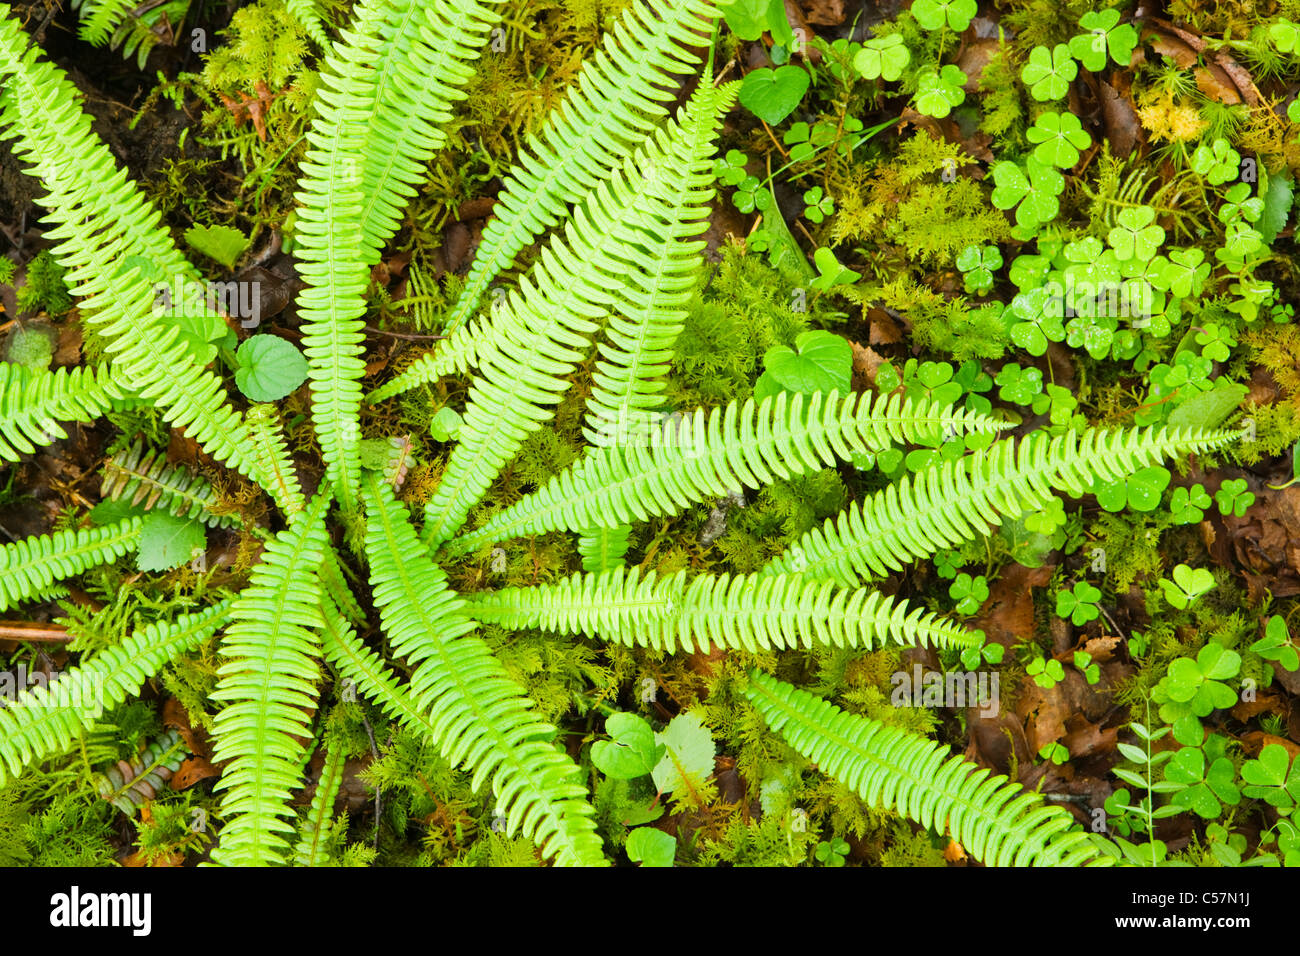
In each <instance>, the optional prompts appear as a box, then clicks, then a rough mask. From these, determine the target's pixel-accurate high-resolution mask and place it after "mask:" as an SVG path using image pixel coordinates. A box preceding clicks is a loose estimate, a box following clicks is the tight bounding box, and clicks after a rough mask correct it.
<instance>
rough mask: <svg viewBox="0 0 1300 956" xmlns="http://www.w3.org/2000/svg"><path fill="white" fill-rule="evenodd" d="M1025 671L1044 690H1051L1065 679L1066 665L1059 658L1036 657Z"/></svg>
mask: <svg viewBox="0 0 1300 956" xmlns="http://www.w3.org/2000/svg"><path fill="white" fill-rule="evenodd" d="M1025 673H1026V674H1028V675H1029V676H1030V677H1032V678H1033V679H1034V683H1035V684H1037V685H1038V686H1039V687H1041V688H1043V690H1051V689H1052V688H1053V687H1055V686H1056V685H1057V684H1058V683H1060V682H1061V681H1063V680H1065V667H1064V666H1062V664H1061V662H1060V661H1058V660H1053V659H1050V658H1045V657H1042V656H1041V655H1040V656H1038V657H1035V658H1034V659H1033V660H1032V661H1030V662H1029V664H1028V666H1027V667H1026V668H1025Z"/></svg>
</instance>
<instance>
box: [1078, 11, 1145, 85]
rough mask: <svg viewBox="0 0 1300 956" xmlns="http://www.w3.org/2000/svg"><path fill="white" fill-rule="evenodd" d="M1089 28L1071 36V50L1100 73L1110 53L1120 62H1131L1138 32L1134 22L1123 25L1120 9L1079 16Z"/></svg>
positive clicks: (1088, 67)
mask: <svg viewBox="0 0 1300 956" xmlns="http://www.w3.org/2000/svg"><path fill="white" fill-rule="evenodd" d="M1079 27H1080V28H1081V29H1083V30H1087V31H1089V32H1087V33H1082V34H1080V35H1079V36H1076V37H1074V38H1073V39H1072V40H1070V52H1071V53H1072V54H1073V55H1074V57H1075V58H1076V59H1077V60H1079V61H1080V62H1081V63H1082V64H1083V65H1084V67H1085V68H1086V69H1087V70H1089V71H1091V72H1093V73H1100V72H1101V71H1102V70H1104V69H1105V68H1106V54H1107V53H1109V54H1110V58H1111V59H1112V60H1114V61H1115V62H1116V63H1117V64H1119V65H1120V66H1128V63H1129V60H1130V59H1131V58H1132V56H1133V50H1134V49H1136V47H1137V44H1138V32H1137V30H1136V28H1134V26H1133V25H1132V24H1131V23H1125V24H1123V25H1120V22H1119V11H1118V10H1115V9H1110V10H1092V11H1089V12H1088V13H1085V14H1084V15H1083V17H1082V18H1081V19H1080V20H1079Z"/></svg>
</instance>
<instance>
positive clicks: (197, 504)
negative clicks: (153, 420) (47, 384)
mask: <svg viewBox="0 0 1300 956" xmlns="http://www.w3.org/2000/svg"><path fill="white" fill-rule="evenodd" d="M99 494H100V497H101V498H105V499H108V500H113V501H117V500H125V501H129V502H130V503H131V504H132V505H140V506H142V507H144V508H145V509H153V508H159V509H162V510H165V511H169V512H171V513H172V514H174V515H177V516H179V517H182V518H196V519H198V520H200V521H202V522H204V523H205V524H207V525H210V526H212V527H214V528H215V527H223V528H231V527H234V526H235V525H236V524H237V523H238V522H236V520H235V519H234V518H232V517H230V516H229V515H215V514H213V513H212V509H214V508H216V507H217V504H218V502H217V497H216V495H214V494H213V493H212V488H211V486H210V485H209V484H208V483H207V482H206V481H204V480H203V479H202V478H199V477H197V476H191V475H190V473H189V471H188V470H186V468H185V466H183V465H177V466H175V467H172V466H169V465H168V464H167V456H166V455H165V454H163V453H162V452H158V451H149V452H146V451H145V450H144V443H143V442H142V441H136V443H135V444H134V445H132V446H131V447H130V448H126V449H123V450H122V451H120V452H118V453H117V454H116V455H114V456H113V457H112V458H110V459H109V460H108V462H107V463H106V464H105V465H104V472H103V480H102V482H101V483H100V487H99Z"/></svg>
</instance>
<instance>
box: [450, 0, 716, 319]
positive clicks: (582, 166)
mask: <svg viewBox="0 0 1300 956" xmlns="http://www.w3.org/2000/svg"><path fill="white" fill-rule="evenodd" d="M716 17H717V8H716V7H715V6H714V4H713V3H712V2H711V0H665V2H660V3H654V4H651V3H648V2H646V0H634V3H633V6H632V7H631V8H630V9H628V11H627V12H626V13H625V14H624V15H623V19H622V20H621V21H620V22H619V23H618V25H617V26H615V28H614V30H613V32H612V33H611V34H610V35H608V36H607V37H606V39H605V47H604V49H603V50H601V51H600V52H599V53H597V54H596V55H595V57H593V58H592V59H590V60H589V61H588V62H587V63H586V64H585V65H584V66H583V70H582V73H581V74H580V75H579V77H578V82H577V88H576V89H575V90H574V91H572V92H571V93H570V94H569V98H568V99H567V100H566V101H565V103H564V105H563V106H562V107H561V108H560V109H558V110H556V111H555V112H554V113H553V114H552V115H551V117H550V118H549V119H548V122H547V125H546V127H545V128H544V129H543V130H542V132H541V133H540V134H539V135H537V136H534V137H531V138H530V139H529V141H528V144H527V147H526V149H525V150H523V151H522V152H523V155H522V156H521V157H520V160H519V163H518V165H516V167H515V168H514V169H512V170H511V172H510V173H509V174H508V176H507V179H506V186H505V189H503V190H502V192H501V194H500V195H499V196H498V197H497V204H496V207H495V209H494V213H495V217H494V218H493V219H492V221H491V222H489V223H488V226H487V228H486V229H485V230H484V231H483V240H482V242H481V244H480V245H479V251H478V254H477V255H476V256H475V259H474V264H473V266H472V267H471V269H470V274H469V277H468V279H467V280H466V283H465V288H464V290H463V291H462V292H461V295H460V297H459V299H458V300H457V301H456V303H455V305H454V306H453V307H452V310H451V312H450V314H449V315H448V316H447V322H446V329H447V330H448V331H452V330H455V329H456V328H458V327H459V326H461V325H462V324H463V323H464V322H465V320H466V319H467V318H468V317H469V316H470V314H471V313H472V312H473V310H474V309H475V307H476V306H477V305H478V302H479V299H481V298H482V297H483V293H484V292H486V291H487V288H488V285H489V283H491V282H492V280H493V279H494V278H495V277H496V276H497V274H498V273H500V272H501V270H502V269H505V268H507V267H508V266H509V265H510V264H511V263H512V262H513V261H514V259H515V256H517V255H518V254H519V250H521V249H522V248H523V247H524V246H526V245H528V244H529V243H530V242H532V241H533V240H534V239H535V238H536V237H537V236H538V235H540V234H541V232H542V231H543V230H545V229H548V228H550V227H552V226H554V225H556V224H557V223H558V222H560V220H561V219H562V218H564V216H565V213H566V212H567V209H568V205H569V204H570V203H578V202H579V201H580V200H582V198H583V197H584V196H586V195H587V194H588V192H589V191H590V190H592V189H593V188H594V187H595V186H596V184H597V183H598V182H600V181H601V180H602V179H603V178H605V177H606V176H607V175H609V173H610V172H611V171H612V170H614V169H616V168H617V167H618V165H619V164H620V163H621V162H622V161H623V159H624V158H625V157H627V156H628V155H630V154H631V153H632V151H633V149H634V148H635V147H636V146H637V145H638V144H639V143H640V142H642V141H643V140H644V139H645V137H646V135H647V134H648V133H649V132H650V131H651V130H653V129H654V128H655V126H656V125H658V123H659V122H660V120H661V118H662V117H664V116H666V115H667V113H668V110H667V108H666V104H668V103H671V102H672V100H673V99H674V98H675V97H676V96H677V88H678V85H679V83H680V78H681V77H682V76H683V75H685V74H688V73H690V72H692V71H694V70H696V69H698V64H699V62H700V57H699V54H698V52H697V50H698V49H699V48H701V47H704V46H707V44H708V37H709V34H710V32H711V31H712V29H713V21H714V19H715V18H716Z"/></svg>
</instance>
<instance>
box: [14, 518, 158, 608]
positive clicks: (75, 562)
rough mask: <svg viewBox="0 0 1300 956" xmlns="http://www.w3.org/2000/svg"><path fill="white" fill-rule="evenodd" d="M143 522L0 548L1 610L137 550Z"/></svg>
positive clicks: (120, 523)
mask: <svg viewBox="0 0 1300 956" xmlns="http://www.w3.org/2000/svg"><path fill="white" fill-rule="evenodd" d="M140 523H141V519H140V518H138V517H130V518H123V519H122V520H121V521H118V522H116V523H114V524H110V525H105V526H104V527H102V528H85V529H80V530H68V531H56V532H55V533H54V534H43V535H40V536H39V537H32V538H24V539H23V540H22V541H16V542H14V543H13V544H7V545H5V546H4V547H3V548H0V611H7V610H8V609H9V608H11V607H13V606H14V605H16V604H18V603H20V602H22V601H25V600H27V599H29V598H32V597H35V596H36V595H39V594H44V593H46V592H47V591H48V590H49V588H50V586H51V585H53V584H54V583H55V582H57V581H62V580H63V579H64V578H70V577H72V576H73V575H77V574H80V573H81V572H83V571H85V570H86V569H87V568H93V567H95V566H96V565H99V564H106V563H107V562H109V561H114V560H116V559H118V558H120V557H122V555H124V554H126V553H127V552H128V551H132V550H134V549H135V547H136V544H137V543H138V542H139V540H140Z"/></svg>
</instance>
